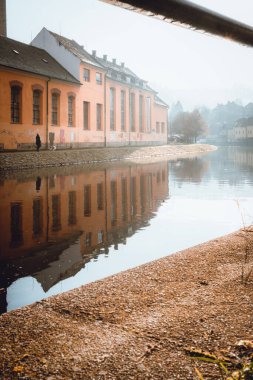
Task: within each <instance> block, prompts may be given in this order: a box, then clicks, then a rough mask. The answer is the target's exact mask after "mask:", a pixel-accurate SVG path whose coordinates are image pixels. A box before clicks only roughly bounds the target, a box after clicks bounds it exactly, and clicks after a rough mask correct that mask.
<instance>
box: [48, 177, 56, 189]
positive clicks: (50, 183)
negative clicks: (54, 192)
mask: <svg viewBox="0 0 253 380" xmlns="http://www.w3.org/2000/svg"><path fill="white" fill-rule="evenodd" d="M54 187H55V179H54V176H51V177H49V189H53V188H54Z"/></svg>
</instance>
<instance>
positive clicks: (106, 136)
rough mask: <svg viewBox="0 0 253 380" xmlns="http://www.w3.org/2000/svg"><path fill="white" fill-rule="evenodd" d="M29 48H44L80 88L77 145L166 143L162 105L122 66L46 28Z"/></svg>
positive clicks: (154, 93)
mask: <svg viewBox="0 0 253 380" xmlns="http://www.w3.org/2000/svg"><path fill="white" fill-rule="evenodd" d="M32 44H33V45H35V46H38V47H40V48H42V49H45V50H46V51H47V52H48V53H49V54H51V55H52V56H53V57H54V58H55V59H56V60H57V61H58V62H60V64H61V65H62V66H63V67H65V69H66V70H68V71H69V72H70V73H71V74H72V75H73V76H74V77H75V78H76V79H77V80H79V81H80V82H81V83H82V85H83V86H81V88H80V93H79V95H80V97H79V102H80V105H81V109H80V110H79V111H81V112H79V119H78V120H79V137H80V140H79V146H88V145H97V146H99V145H101V143H102V141H103V142H104V145H106V146H125V145H162V144H166V143H167V135H168V120H167V119H168V118H167V114H168V106H167V104H166V103H164V102H163V101H162V100H161V99H159V98H158V97H157V93H156V92H155V91H154V90H152V89H151V88H150V87H149V85H148V83H147V82H146V81H144V80H143V79H141V78H139V77H138V76H137V75H136V74H135V73H133V71H131V70H130V69H128V68H127V67H126V66H125V64H124V63H121V64H118V63H117V61H116V59H113V60H112V61H109V60H108V59H107V56H106V55H104V56H103V58H100V57H98V56H97V54H96V51H95V50H93V52H92V54H89V53H88V52H87V51H86V50H85V49H84V48H83V46H81V45H79V44H78V43H77V42H75V41H74V40H70V39H68V38H66V37H63V36H60V35H58V34H56V33H53V32H50V31H48V30H47V29H46V28H43V29H42V30H41V32H40V33H39V34H38V35H37V36H36V37H35V38H34V40H33V41H32ZM82 129H83V130H84V131H82ZM102 138H103V140H102Z"/></svg>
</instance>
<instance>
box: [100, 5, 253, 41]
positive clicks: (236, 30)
mask: <svg viewBox="0 0 253 380" xmlns="http://www.w3.org/2000/svg"><path fill="white" fill-rule="evenodd" d="M102 1H104V2H106V3H110V4H113V5H117V6H120V7H122V8H126V9H129V10H133V11H136V12H139V13H142V14H146V15H147V16H151V17H155V18H158V19H160V20H164V21H167V22H169V23H173V24H176V25H180V26H183V27H186V28H189V29H192V30H196V31H198V32H201V33H208V34H214V35H217V36H220V37H223V38H226V39H230V40H232V41H235V42H239V43H241V44H243V45H247V46H253V28H252V27H250V26H248V25H246V24H243V23H240V22H237V21H236V20H233V19H231V18H229V17H226V16H223V15H221V14H219V13H216V12H213V11H210V10H208V9H207V8H204V7H200V6H198V5H196V4H193V3H191V2H189V1H186V0H155V1H154V0H124V1H117V0H102Z"/></svg>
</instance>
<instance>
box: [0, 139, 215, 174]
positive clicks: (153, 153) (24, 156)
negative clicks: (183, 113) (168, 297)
mask: <svg viewBox="0 0 253 380" xmlns="http://www.w3.org/2000/svg"><path fill="white" fill-rule="evenodd" d="M215 149H216V147H214V146H213V145H206V144H191V145H163V146H152V147H121V148H96V149H93V148H89V149H76V150H56V151H48V150H42V151H40V152H36V151H28V152H9V153H6V152H5V153H1V154H0V173H1V172H4V171H13V170H15V171H17V170H23V169H33V168H45V167H60V166H69V165H81V164H90V163H100V162H113V161H120V160H129V161H134V162H136V161H138V162H141V161H145V162H146V161H147V160H148V159H151V158H152V160H153V161H154V160H161V159H164V158H165V159H172V158H176V157H186V156H189V155H192V154H199V153H206V152H209V151H212V150H215Z"/></svg>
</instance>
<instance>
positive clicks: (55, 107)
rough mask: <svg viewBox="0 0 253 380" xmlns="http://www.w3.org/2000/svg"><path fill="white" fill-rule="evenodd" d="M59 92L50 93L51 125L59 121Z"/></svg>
mask: <svg viewBox="0 0 253 380" xmlns="http://www.w3.org/2000/svg"><path fill="white" fill-rule="evenodd" d="M58 119H59V94H56V93H53V94H52V125H58V123H59V120H58Z"/></svg>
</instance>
